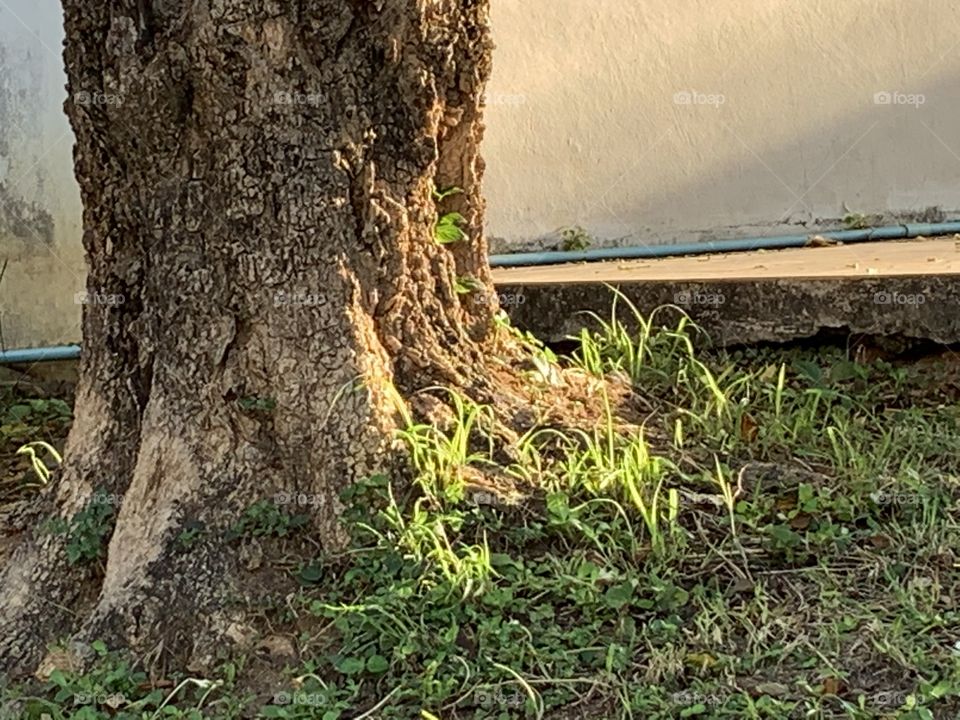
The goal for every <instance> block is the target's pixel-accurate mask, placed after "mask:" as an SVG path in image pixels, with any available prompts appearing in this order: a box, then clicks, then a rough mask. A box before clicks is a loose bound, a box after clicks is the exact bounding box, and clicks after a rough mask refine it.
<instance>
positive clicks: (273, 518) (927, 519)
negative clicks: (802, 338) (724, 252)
mask: <svg viewBox="0 0 960 720" xmlns="http://www.w3.org/2000/svg"><path fill="white" fill-rule="evenodd" d="M621 318H622V319H626V320H629V321H630V322H629V323H625V322H621ZM597 320H598V327H599V328H600V330H599V331H598V332H594V333H587V332H585V333H583V334H582V335H581V336H580V337H579V338H578V346H577V348H576V350H575V351H574V352H573V354H572V357H570V358H568V359H566V360H564V359H560V360H558V359H557V358H556V357H555V356H553V355H552V354H550V353H548V352H546V351H545V349H542V348H541V349H540V350H539V351H538V352H539V354H538V356H537V357H538V358H539V362H538V363H534V367H535V372H533V373H531V376H530V382H534V383H536V382H539V383H542V384H544V386H545V387H547V388H549V387H550V386H551V385H550V383H551V379H552V377H553V375H554V374H555V372H559V366H566V367H575V368H579V369H581V370H583V371H585V372H589V373H592V374H595V375H605V376H608V377H612V378H616V379H618V381H621V382H629V383H631V384H632V385H633V386H634V387H635V388H636V390H637V392H638V393H639V394H640V395H641V397H642V398H643V399H644V400H645V401H646V402H647V403H649V405H650V408H651V409H650V412H649V415H648V416H647V417H646V420H645V421H644V422H643V423H641V424H629V423H626V422H624V421H622V420H621V419H620V418H619V416H618V408H617V407H616V403H615V402H614V400H613V398H612V397H606V398H601V400H602V401H603V403H604V405H603V406H604V413H603V417H604V422H602V423H600V424H598V426H597V427H592V428H581V429H579V430H570V429H564V428H560V427H555V426H538V427H535V428H533V429H531V430H530V431H529V432H527V433H526V434H525V435H524V436H522V437H521V438H520V441H519V443H518V447H517V449H516V453H515V456H514V457H513V458H512V459H504V458H503V457H500V456H498V455H497V453H496V452H495V447H494V445H495V444H494V442H493V439H492V434H493V431H492V414H491V412H490V410H489V409H488V408H484V407H480V406H477V405H475V404H473V403H471V402H470V401H468V400H466V399H464V398H460V397H457V396H454V397H453V408H454V422H453V423H452V425H451V427H450V428H448V429H446V430H444V431H440V430H438V429H437V428H435V427H432V426H426V425H417V424H414V423H413V422H412V421H411V422H410V423H408V427H406V428H405V429H404V430H403V432H402V433H401V438H402V439H403V440H404V442H405V443H406V444H407V446H408V447H409V449H410V453H411V459H412V462H413V463H414V465H415V468H416V470H417V472H418V476H419V480H418V483H417V485H416V487H414V488H407V489H405V490H402V491H401V490H400V489H399V488H396V487H394V486H393V485H392V484H391V482H390V479H389V478H386V477H382V476H377V477H372V478H370V479H368V480H367V481H365V482H363V483H360V484H357V485H354V486H351V487H350V488H348V489H347V490H346V491H345V493H344V495H343V498H342V499H343V502H344V504H345V506H346V507H347V511H346V514H345V516H344V522H345V523H346V525H347V527H348V529H349V530H350V533H351V536H352V538H353V544H352V547H351V549H350V551H349V552H348V553H346V554H345V555H343V556H338V557H324V558H305V559H304V561H305V562H316V567H318V568H322V571H321V570H317V572H316V573H314V574H312V575H311V576H310V577H309V582H302V586H303V587H302V590H301V591H300V592H299V593H297V594H296V595H295V596H292V597H290V598H287V599H285V600H282V601H278V603H277V606H276V607H275V608H272V609H271V610H270V617H269V620H270V627H271V628H273V630H272V632H282V633H283V634H284V635H286V636H287V637H289V638H290V639H291V640H292V642H293V643H294V644H295V646H296V648H297V659H296V660H295V661H290V662H288V663H287V664H286V665H284V664H283V663H279V665H277V666H276V667H273V668H272V671H273V672H272V674H268V679H267V680H264V679H263V678H264V674H263V672H262V667H261V666H259V665H257V663H258V661H257V659H256V658H254V657H252V656H251V657H240V658H236V657H234V658H224V664H223V666H222V668H221V669H220V671H219V672H218V673H216V674H215V675H213V676H211V677H206V678H197V677H190V676H175V677H169V678H163V679H162V682H159V683H158V681H157V679H156V678H147V677H146V676H145V675H144V674H142V672H141V671H140V669H139V668H137V667H135V666H133V665H130V664H129V663H128V661H127V660H125V659H124V658H122V657H120V656H119V655H115V654H113V653H111V652H109V651H108V649H107V648H104V647H100V648H97V652H98V654H99V659H100V665H99V667H98V668H97V669H96V670H95V671H94V672H92V673H89V674H87V675H85V676H82V677H80V676H67V675H62V674H61V675H57V676H56V677H53V678H51V679H50V681H48V682H47V683H44V684H39V683H34V684H32V685H29V686H21V687H17V688H8V689H7V690H6V691H5V692H6V694H5V695H4V699H5V702H6V703H7V707H8V708H15V710H14V709H9V710H8V712H11V713H13V712H15V713H16V715H11V717H17V718H21V717H22V718H41V717H42V716H43V714H44V713H46V714H47V715H48V716H49V717H50V718H52V719H56V718H81V719H84V720H93V719H99V718H107V717H113V718H122V719H133V718H136V719H137V720H143V719H144V718H159V717H181V718H239V717H254V716H256V717H272V718H304V719H306V718H321V719H322V720H345V719H346V718H352V719H353V720H359V719H360V718H382V719H384V720H388V719H394V718H395V719H397V720H399V719H404V720H407V719H410V718H427V719H429V718H439V719H442V720H455V719H465V718H470V719H473V720H481V719H482V720H488V719H496V720H501V719H502V720H507V719H509V718H556V719H558V720H566V719H568V718H571V719H572V718H590V719H591V720H601V719H603V720H608V719H609V720H614V719H616V720H627V719H636V720H647V719H651V720H653V719H657V718H664V719H666V718H687V717H690V718H851V719H854V718H855V719H858V720H859V719H861V718H862V719H868V718H876V719H878V720H879V719H881V718H903V719H907V720H929V719H937V720H939V719H940V718H945V719H946V718H951V719H952V718H957V717H960V606H958V598H960V593H958V589H960V559H958V553H960V550H957V548H960V532H958V529H960V525H958V515H960V512H958V497H960V468H958V464H960V460H958V458H960V432H958V427H957V424H958V419H960V406H958V402H957V401H958V396H960V382H958V378H957V377H956V376H955V375H954V373H955V370H954V367H955V366H954V365H953V363H952V357H951V356H950V355H949V354H947V355H945V356H944V357H943V358H941V359H939V360H937V361H933V362H930V363H926V364H925V363H907V362H905V363H900V364H891V363H887V362H882V361H881V362H877V363H874V364H872V365H859V364H856V363H853V362H851V361H849V360H848V359H847V357H846V353H845V352H844V351H843V350H842V349H838V348H832V347H816V348H808V349H804V348H766V349H763V348H753V349H746V350H739V351H734V352H725V351H711V352H708V353H698V352H697V351H696V350H695V345H696V343H695V340H697V339H698V331H697V329H696V328H694V327H692V326H691V325H690V324H689V323H688V321H687V320H686V319H685V318H683V317H682V316H677V315H676V314H675V313H674V312H673V311H671V310H669V309H666V310H661V311H658V312H657V313H656V314H654V315H653V316H651V317H642V316H640V315H639V314H638V313H636V311H635V310H634V309H633V308H630V307H628V306H626V305H625V304H623V303H622V302H621V307H620V309H619V310H617V311H616V313H615V314H614V315H613V316H612V317H610V318H606V319H603V320H602V321H600V319H597ZM526 342H528V343H530V344H531V347H532V349H534V350H536V349H537V348H536V344H535V341H534V340H533V339H532V338H526ZM488 476H492V477H494V478H507V479H513V480H516V481H517V482H518V486H520V487H524V488H527V489H528V492H527V493H526V495H525V496H524V497H519V498H518V497H516V496H512V495H510V494H509V493H501V492H499V491H498V490H497V489H495V488H494V489H484V490H482V492H480V493H477V492H476V487H477V484H478V483H479V482H480V480H481V479H482V478H484V477H488ZM481 487H486V486H481ZM529 488H535V490H534V491H532V492H530V491H529ZM478 498H479V499H478ZM238 523H239V524H238V528H240V529H242V530H243V531H244V532H250V533H260V534H261V535H270V536H282V535H284V534H287V533H290V534H295V533H297V532H302V531H303V529H302V527H301V526H300V525H299V523H297V522H294V521H293V520H292V519H291V518H288V517H286V516H285V515H282V514H278V513H277V512H274V510H273V509H272V508H270V507H268V505H266V504H263V505H257V506H254V508H252V509H251V510H249V511H248V512H247V513H245V514H244V516H243V517H242V518H240V519H239V520H238ZM289 572H291V573H296V572H298V571H297V570H296V569H290V570H289ZM299 572H300V574H301V578H300V579H301V580H303V577H302V575H303V572H302V569H301V570H300V571H299ZM278 628H279V629H282V631H281V630H278ZM258 678H259V679H258ZM0 717H3V715H2V712H0Z"/></svg>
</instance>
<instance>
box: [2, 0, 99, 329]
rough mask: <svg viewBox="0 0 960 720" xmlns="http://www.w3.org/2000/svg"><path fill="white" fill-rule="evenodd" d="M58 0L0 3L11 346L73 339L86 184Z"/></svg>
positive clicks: (6, 311)
mask: <svg viewBox="0 0 960 720" xmlns="http://www.w3.org/2000/svg"><path fill="white" fill-rule="evenodd" d="M61 23H62V19H61V14H60V5H59V3H58V2H55V1H54V0H4V2H2V3H0V271H2V269H3V267H4V264H5V263H6V271H5V272H4V273H3V278H2V279H0V333H2V340H3V344H4V346H5V347H7V348H11V347H25V346H32V345H46V344H61V343H67V342H76V341H77V340H78V339H79V337H80V327H79V320H80V312H79V306H78V305H77V304H76V303H75V302H74V294H75V293H76V292H77V291H78V290H80V289H82V288H83V250H82V248H81V245H80V233H81V222H80V215H81V205H80V192H79V190H78V188H77V186H76V183H75V181H74V179H73V166H72V157H71V147H72V145H73V135H72V133H71V131H70V126H69V125H68V123H67V118H66V116H65V115H64V114H63V111H62V105H63V99H64V97H65V94H66V92H65V90H64V83H65V82H66V76H65V75H64V73H63V67H62V61H61V58H60V47H61V38H62V36H63V31H62V28H61Z"/></svg>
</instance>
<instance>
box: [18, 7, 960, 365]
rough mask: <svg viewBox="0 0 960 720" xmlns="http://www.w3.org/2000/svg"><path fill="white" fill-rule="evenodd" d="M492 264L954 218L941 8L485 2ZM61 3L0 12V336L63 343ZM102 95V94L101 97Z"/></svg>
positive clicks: (957, 146)
mask: <svg viewBox="0 0 960 720" xmlns="http://www.w3.org/2000/svg"><path fill="white" fill-rule="evenodd" d="M492 3H493V23H494V33H495V36H496V39H497V42H498V49H497V53H496V61H495V71H494V78H493V82H492V84H491V87H490V89H489V93H488V104H489V109H488V133H487V141H486V148H485V155H486V157H487V165H488V172H487V183H486V192H487V197H488V209H489V233H490V235H491V237H492V238H493V239H494V243H493V245H494V248H495V249H503V247H504V246H505V245H507V244H509V245H512V246H514V247H520V246H525V245H528V244H532V243H540V244H549V243H551V242H555V241H556V239H557V236H558V233H559V231H560V230H562V229H564V228H566V227H571V226H582V227H583V228H584V229H585V230H586V231H587V232H588V233H589V234H590V235H591V236H593V238H594V241H595V242H601V243H607V242H618V243H666V242H672V241H680V240H688V239H697V238H700V237H721V238H722V237H736V236H743V235H755V234H761V233H774V234H779V233H783V232H796V231H797V230H796V226H797V224H806V226H807V227H816V228H819V227H824V226H833V225H835V223H836V221H837V219H838V218H840V217H842V216H843V215H844V214H845V210H844V205H846V206H847V207H848V208H849V209H850V210H851V211H855V212H860V213H864V214H874V213H876V214H883V215H884V216H885V218H884V219H885V220H893V219H898V218H903V217H910V216H911V215H917V214H923V213H924V211H925V209H926V208H928V207H936V208H939V211H934V212H932V213H927V214H926V215H925V219H931V220H936V219H940V218H939V213H940V212H942V211H946V214H947V215H949V216H951V217H953V216H954V213H953V212H952V211H955V210H960V123H958V122H957V120H956V118H957V117H958V116H960V83H958V82H956V78H957V77H958V76H960V43H958V42H957V40H956V28H957V27H960V6H958V5H957V4H956V3H954V2H953V0H910V2H905V0H844V1H843V2H836V1H835V0H643V2H639V1H638V0H632V1H625V0H589V2H587V1H585V0H523V1H522V2H521V0H492ZM60 43H61V30H60V10H59V5H58V3H56V2H55V0H4V2H3V3H0V266H2V264H3V262H4V260H5V259H6V260H8V267H7V270H6V274H5V276H4V278H3V279H2V280H0V322H2V331H3V336H4V337H3V340H4V343H5V345H6V346H7V347H14V346H24V345H36V344H47V343H60V342H66V341H75V340H77V339H78V335H79V331H78V327H77V318H78V314H79V308H78V306H77V305H76V304H75V303H74V293H75V292H76V291H77V290H78V289H79V288H80V287H81V286H82V282H81V276H82V268H83V262H82V252H81V249H80V243H79V236H80V207H79V199H78V193H77V190H76V188H75V185H74V182H73V177H72V170H71V167H70V143H71V138H70V136H69V129H68V127H67V123H66V120H65V119H64V117H63V115H62V111H61V104H62V101H63V95H64V90H63V82H64V79H63V75H62V70H61V68H60V57H59V52H60ZM105 100H106V99H105Z"/></svg>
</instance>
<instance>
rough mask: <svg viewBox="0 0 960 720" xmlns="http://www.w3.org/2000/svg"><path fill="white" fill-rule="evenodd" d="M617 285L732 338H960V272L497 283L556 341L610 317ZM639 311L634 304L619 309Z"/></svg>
mask: <svg viewBox="0 0 960 720" xmlns="http://www.w3.org/2000/svg"><path fill="white" fill-rule="evenodd" d="M611 287H616V288H618V289H619V290H620V292H622V293H623V294H624V296H625V297H626V298H628V299H629V300H630V301H631V302H632V303H633V304H634V305H636V307H637V308H638V309H639V310H640V312H641V313H642V314H643V315H648V314H649V313H650V312H651V311H652V310H653V309H655V308H657V307H659V306H661V305H677V306H679V307H681V308H682V309H683V310H684V311H686V312H687V313H688V314H689V315H690V317H691V318H692V319H693V320H694V322H696V323H697V324H698V325H700V326H701V327H702V328H703V329H704V330H706V331H707V333H708V334H709V335H710V337H711V338H712V340H713V341H714V343H716V344H719V345H722V346H728V345H740V344H749V343H757V342H784V341H789V340H797V339H801V338H806V337H812V336H814V335H816V334H817V333H818V332H820V331H821V330H824V329H847V330H849V331H850V332H851V333H855V334H864V335H899V336H903V337H906V338H915V339H918V340H931V341H934V342H937V343H942V344H952V343H960V305H958V299H960V275H924V276H919V277H902V276H898V277H882V278H869V279H867V278H857V279H831V280H807V279H791V280H781V279H768V280H729V281H722V282H717V281H714V282H702V281H691V282H683V281H677V280H668V281H656V280H645V281H636V282H629V281H628V282H620V283H617V284H616V285H603V284H558V285H550V284H545V283H537V284H530V285H525V284H519V285H499V286H498V288H497V290H498V292H499V293H500V294H501V296H502V297H503V298H504V299H505V300H506V301H507V303H506V304H505V307H504V309H505V310H507V312H508V313H509V314H510V317H511V319H512V320H513V322H514V324H515V325H517V326H518V327H520V328H522V329H524V330H529V331H531V332H532V333H534V334H535V335H536V336H538V337H540V338H541V339H543V340H547V341H551V342H556V341H560V340H563V339H564V338H566V337H568V336H569V335H574V334H577V333H579V331H580V329H581V328H583V327H590V326H591V325H592V320H591V318H590V317H589V316H588V315H587V314H585V312H584V311H591V312H594V313H596V314H597V315H599V316H600V317H602V318H605V319H606V318H609V317H610V312H611V308H612V304H613V300H614V297H615V295H614V293H613V292H612V290H611ZM618 317H620V319H621V320H623V321H624V322H629V321H630V320H631V317H630V312H629V310H628V309H627V308H623V311H621V312H618Z"/></svg>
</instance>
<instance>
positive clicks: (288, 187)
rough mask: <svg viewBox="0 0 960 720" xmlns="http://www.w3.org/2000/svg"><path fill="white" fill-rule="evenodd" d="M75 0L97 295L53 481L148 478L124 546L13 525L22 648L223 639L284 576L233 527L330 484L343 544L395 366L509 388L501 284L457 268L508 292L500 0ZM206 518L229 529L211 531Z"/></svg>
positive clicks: (134, 483)
mask: <svg viewBox="0 0 960 720" xmlns="http://www.w3.org/2000/svg"><path fill="white" fill-rule="evenodd" d="M63 6H64V14H65V23H66V37H67V41H66V50H65V61H66V67H67V73H68V76H69V85H68V95H69V98H68V100H67V103H66V111H67V113H68V115H69V118H70V121H71V123H72V125H73V128H74V131H75V133H76V136H77V145H76V150H75V166H76V175H77V178H78V180H79V182H80V186H81V191H82V195H83V201H84V208H85V211H84V245H85V248H86V252H87V256H88V263H89V279H88V290H89V293H90V302H89V303H88V304H87V305H86V306H85V307H84V318H83V335H84V348H85V355H84V357H83V360H82V366H81V381H80V387H79V390H78V401H77V407H76V420H75V424H74V427H73V429H72V431H71V435H70V438H69V442H68V449H67V453H66V463H65V468H64V473H63V476H62V479H61V480H60V482H59V483H57V485H56V487H55V489H54V491H53V492H52V493H51V494H50V497H48V498H46V499H45V502H46V503H47V505H48V506H49V507H50V508H51V509H52V510H53V512H54V514H56V515H59V516H60V517H62V518H65V519H69V518H71V517H72V516H73V515H74V513H76V512H77V511H78V510H79V509H81V508H82V507H84V506H85V505H86V504H88V503H89V502H90V498H91V497H92V496H93V495H94V493H95V491H96V490H100V491H102V492H103V493H106V497H115V498H118V499H119V498H122V502H120V501H118V504H117V511H116V516H115V525H114V526H113V531H112V535H111V536H110V539H109V545H108V548H107V554H106V560H105V563H104V565H103V568H102V569H97V568H96V567H95V564H93V565H90V564H87V565H84V564H77V565H71V564H70V563H68V561H67V557H66V554H65V547H64V544H65V541H64V537H63V536H62V535H52V534H49V533H44V532H42V531H40V530H35V531H34V532H32V533H28V534H26V539H25V540H24V541H23V542H22V543H21V545H20V546H19V547H17V548H16V549H15V550H14V552H13V555H12V559H11V560H10V562H9V563H8V564H7V565H6V567H5V568H3V570H2V575H0V606H2V607H3V615H2V619H0V671H3V672H7V673H12V674H14V675H18V674H21V673H29V672H33V671H34V670H35V669H36V667H37V665H38V663H39V662H40V661H41V659H42V658H43V657H44V653H45V648H46V646H47V644H48V643H50V642H51V641H55V640H59V639H63V638H68V637H69V638H74V639H76V640H79V641H81V642H89V641H92V640H94V639H101V640H104V641H105V642H106V643H107V644H108V645H109V646H119V647H126V648H130V649H131V650H133V651H134V652H136V653H139V654H151V653H154V654H157V653H165V654H172V655H173V656H175V657H178V658H183V659H184V660H185V661H189V664H191V665H192V666H194V667H197V666H203V665H204V664H205V663H208V662H210V661H212V656H213V654H214V653H216V652H220V651H222V650H223V649H224V644H225V642H227V643H228V642H229V641H231V640H241V639H242V638H243V637H244V636H245V634H246V632H247V628H245V627H244V625H243V614H242V612H241V611H240V609H241V608H242V606H243V602H244V599H245V598H248V597H249V596H251V595H252V594H255V593H256V592H257V591H258V590H259V589H258V588H251V587H248V586H246V585H245V584H244V582H242V581H241V579H240V578H241V577H242V573H241V565H242V560H241V558H240V557H239V555H240V553H239V550H238V549H237V548H236V547H235V546H233V545H231V544H230V543H228V542H226V541H224V539H223V535H224V533H225V532H226V531H227V529H229V528H230V527H231V526H232V525H233V524H234V523H236V521H237V519H238V518H239V517H240V516H241V514H242V513H243V511H244V509H245V508H247V507H249V506H250V505H251V504H253V503H255V502H257V501H259V500H263V499H269V498H271V497H272V496H274V494H276V493H281V492H287V493H305V494H309V495H311V496H312V497H313V498H315V502H316V504H315V505H313V506H312V517H311V520H312V522H313V525H314V530H315V532H316V536H317V537H319V538H321V540H322V542H324V543H327V544H329V545H330V546H334V547H335V546H336V545H337V544H338V543H339V542H340V541H341V540H342V538H341V537H340V530H339V529H338V525H337V516H338V511H339V508H338V503H337V499H336V498H337V494H338V492H339V491H340V489H341V488H343V487H344V486H345V485H346V484H347V483H350V482H352V481H353V480H356V479H359V478H361V477H363V476H365V475H368V474H369V473H372V472H374V471H382V470H387V469H389V467H390V466H391V464H392V463H393V462H395V460H394V458H396V457H397V456H398V455H399V453H398V452H397V449H396V447H395V445H394V440H393V430H394V429H395V425H396V422H397V413H396V402H397V397H398V395H397V393H395V392H394V391H393V388H396V389H397V390H399V396H402V397H404V398H413V397H415V394H416V393H417V391H418V390H421V389H423V388H425V387H427V386H431V385H435V384H444V385H451V384H452V385H455V386H458V387H461V388H463V389H464V390H465V391H467V392H469V393H470V394H472V395H473V396H474V397H477V398H479V399H483V398H484V397H485V396H487V395H488V391H487V389H486V388H487V385H488V382H487V380H486V379H485V377H484V374H483V372H482V370H481V368H482V366H483V357H484V354H485V352H486V351H487V348H488V345H489V342H490V341H491V337H490V335H491V333H492V323H491V314H492V313H493V311H494V310H495V302H494V303H486V302H476V298H475V296H474V297H471V296H470V295H466V296H464V295H459V294H458V293H457V292H456V281H457V278H458V277H460V278H464V277H471V278H473V279H474V280H475V281H476V282H477V283H478V287H479V288H480V289H479V290H478V291H476V292H479V293H486V294H487V297H490V298H493V297H494V295H493V293H492V291H491V286H490V278H489V271H488V269H487V266H486V245H485V241H484V239H483V228H482V211H483V206H482V200H481V197H480V179H481V175H482V169H483V166H482V162H481V160H480V158H479V155H478V143H479V141H480V137H481V134H482V123H481V102H482V93H483V87H484V83H485V81H486V78H487V75H488V72H489V64H490V48H491V46H490V41H489V36H488V28H487V0H311V1H310V2H301V1H294V0H286V1H279V0H278V1H271V0H246V1H244V0H199V1H198V2H186V0H165V1H164V2H159V1H157V0H141V1H140V2H132V0H130V1H120V0H118V1H117V2H109V3H104V2H94V1H93V0H64V2H63ZM91 98H94V101H91V100H90V99H91ZM434 186H436V187H437V188H440V189H444V188H448V187H451V186H457V187H459V188H462V189H463V191H464V192H463V193H462V194H459V195H454V196H451V197H450V198H448V199H446V200H444V201H443V211H445V212H449V211H458V212H460V213H462V214H463V215H464V217H465V218H466V224H465V225H464V230H465V231H466V233H467V235H468V236H469V240H468V241H464V242H460V243H456V244H454V245H448V246H440V245H437V244H436V243H435V242H434V240H433V233H432V227H433V224H434V221H435V219H436V212H437V208H436V205H435V203H434V200H433V197H432V195H431V192H432V188H433V187H434ZM111 297H112V298H114V300H113V301H110V298H111ZM119 299H122V302H120V301H119ZM269 408H272V409H269ZM185 527H202V528H204V533H203V535H202V537H201V539H200V540H199V541H198V542H196V543H194V544H191V546H190V548H189V550H184V549H183V548H182V547H180V546H179V545H178V544H177V543H176V538H177V537H178V535H179V534H180V533H181V531H182V530H183V529H184V528H185ZM91 588H92V589H91ZM49 661H50V658H48V662H49Z"/></svg>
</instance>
